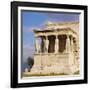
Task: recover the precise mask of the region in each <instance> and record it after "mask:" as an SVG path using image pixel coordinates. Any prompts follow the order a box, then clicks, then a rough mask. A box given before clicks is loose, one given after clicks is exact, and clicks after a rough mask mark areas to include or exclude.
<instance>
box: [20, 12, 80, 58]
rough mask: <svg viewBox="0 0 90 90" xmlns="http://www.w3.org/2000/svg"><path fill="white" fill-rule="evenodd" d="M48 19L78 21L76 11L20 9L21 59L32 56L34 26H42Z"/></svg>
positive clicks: (53, 20)
mask: <svg viewBox="0 0 90 90" xmlns="http://www.w3.org/2000/svg"><path fill="white" fill-rule="evenodd" d="M48 21H52V22H74V21H79V14H77V13H63V12H61V13H54V12H53V13H48V12H32V11H22V26H23V28H22V30H23V59H24V60H26V58H27V57H28V56H31V57H32V56H33V53H34V50H35V48H34V33H33V29H34V28H42V27H44V25H45V23H46V22H48Z"/></svg>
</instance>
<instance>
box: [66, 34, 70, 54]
mask: <svg viewBox="0 0 90 90" xmlns="http://www.w3.org/2000/svg"><path fill="white" fill-rule="evenodd" d="M69 52H70V38H69V35H67V38H66V53H69Z"/></svg>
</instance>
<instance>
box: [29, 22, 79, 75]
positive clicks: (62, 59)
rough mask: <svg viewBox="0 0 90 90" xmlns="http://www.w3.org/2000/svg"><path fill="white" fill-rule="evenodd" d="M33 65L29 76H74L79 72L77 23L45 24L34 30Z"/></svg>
mask: <svg viewBox="0 0 90 90" xmlns="http://www.w3.org/2000/svg"><path fill="white" fill-rule="evenodd" d="M34 34H35V54H34V65H33V67H32V69H31V71H30V72H29V74H33V75H34V74H40V75H51V74H54V75H55V74H62V73H63V74H74V73H75V72H77V71H79V67H80V65H79V59H80V57H79V53H80V52H79V51H80V50H79V49H80V46H79V45H80V44H79V22H63V23H59V22H58V23H56V22H47V23H46V25H45V27H44V28H43V29H35V30H34Z"/></svg>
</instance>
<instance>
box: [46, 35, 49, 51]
mask: <svg viewBox="0 0 90 90" xmlns="http://www.w3.org/2000/svg"><path fill="white" fill-rule="evenodd" d="M45 47H46V52H47V53H48V47H49V40H48V36H46V43H45Z"/></svg>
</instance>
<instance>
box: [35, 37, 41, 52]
mask: <svg viewBox="0 0 90 90" xmlns="http://www.w3.org/2000/svg"><path fill="white" fill-rule="evenodd" d="M35 48H36V53H39V51H40V45H39V40H38V37H36V38H35Z"/></svg>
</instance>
